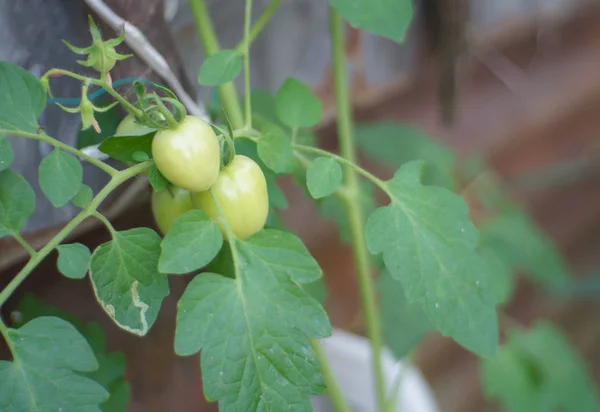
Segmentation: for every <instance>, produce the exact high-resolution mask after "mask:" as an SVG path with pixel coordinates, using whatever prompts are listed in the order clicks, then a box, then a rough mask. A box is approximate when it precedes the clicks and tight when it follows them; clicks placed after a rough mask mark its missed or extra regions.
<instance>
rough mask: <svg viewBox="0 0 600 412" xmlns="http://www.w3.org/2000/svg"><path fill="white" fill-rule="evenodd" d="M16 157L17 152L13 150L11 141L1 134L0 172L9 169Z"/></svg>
mask: <svg viewBox="0 0 600 412" xmlns="http://www.w3.org/2000/svg"><path fill="white" fill-rule="evenodd" d="M14 159H15V153H14V152H13V149H12V146H11V144H10V141H9V140H8V139H7V138H5V137H4V136H2V135H0V172H1V171H3V170H5V169H8V168H9V167H10V165H11V164H12V162H13V160H14Z"/></svg>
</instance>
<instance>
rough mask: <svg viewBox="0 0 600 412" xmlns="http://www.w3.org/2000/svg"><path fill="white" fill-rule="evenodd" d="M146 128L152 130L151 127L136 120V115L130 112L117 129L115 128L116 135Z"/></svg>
mask: <svg viewBox="0 0 600 412" xmlns="http://www.w3.org/2000/svg"><path fill="white" fill-rule="evenodd" d="M142 130H146V131H148V133H150V132H151V131H152V130H154V129H151V128H150V127H147V126H144V125H142V124H138V123H137V122H136V121H135V117H134V116H133V115H132V114H128V115H127V116H125V118H124V119H123V120H121V123H119V125H118V126H117V130H115V135H127V133H131V132H136V133H138V131H140V132H141V131H142Z"/></svg>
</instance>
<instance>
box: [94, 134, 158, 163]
mask: <svg viewBox="0 0 600 412" xmlns="http://www.w3.org/2000/svg"><path fill="white" fill-rule="evenodd" d="M135 133H136V131H132V132H130V134H128V135H123V136H111V137H109V138H107V139H105V140H104V141H103V142H102V143H100V146H98V150H100V151H101V152H102V153H105V154H107V155H109V156H110V157H112V158H113V159H117V160H120V161H122V162H129V163H134V162H135V159H134V158H133V155H134V153H136V152H143V153H146V155H148V158H149V159H151V158H152V139H153V138H154V135H155V134H156V130H152V131H151V132H150V133H148V130H144V129H140V131H139V133H144V134H141V135H135Z"/></svg>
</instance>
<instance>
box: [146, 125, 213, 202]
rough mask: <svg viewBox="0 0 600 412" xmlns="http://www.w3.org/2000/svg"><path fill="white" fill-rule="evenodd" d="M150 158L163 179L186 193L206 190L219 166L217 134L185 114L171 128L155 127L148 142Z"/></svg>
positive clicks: (211, 183) (208, 126)
mask: <svg viewBox="0 0 600 412" xmlns="http://www.w3.org/2000/svg"><path fill="white" fill-rule="evenodd" d="M152 157H153V158H154V163H156V167H157V168H158V170H159V171H160V172H161V173H162V174H163V176H164V177H166V178H167V180H169V181H170V182H171V183H173V184H174V185H176V186H179V187H182V188H184V189H187V190H189V191H190V192H200V191H203V190H208V189H209V188H210V187H211V186H212V185H213V183H214V182H215V180H217V176H218V175H219V168H220V166H221V149H220V144H219V139H218V137H217V135H216V134H215V132H214V131H213V129H212V127H210V125H209V124H208V123H206V122H205V121H204V120H201V119H199V118H198V117H195V116H186V117H185V119H183V121H182V122H181V124H180V125H179V126H177V128H175V129H167V130H159V131H158V132H157V133H156V135H155V136H154V140H153V141H152Z"/></svg>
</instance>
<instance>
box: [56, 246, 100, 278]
mask: <svg viewBox="0 0 600 412" xmlns="http://www.w3.org/2000/svg"><path fill="white" fill-rule="evenodd" d="M56 249H57V250H58V261H57V266H58V270H59V271H60V273H62V274H63V275H65V276H66V277H68V278H71V279H83V278H84V277H85V275H86V274H87V272H88V270H89V268H90V262H91V260H92V254H91V253H90V250H89V249H88V248H87V246H85V245H82V244H81V243H72V244H69V245H60V246H58V247H57V248H56Z"/></svg>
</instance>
